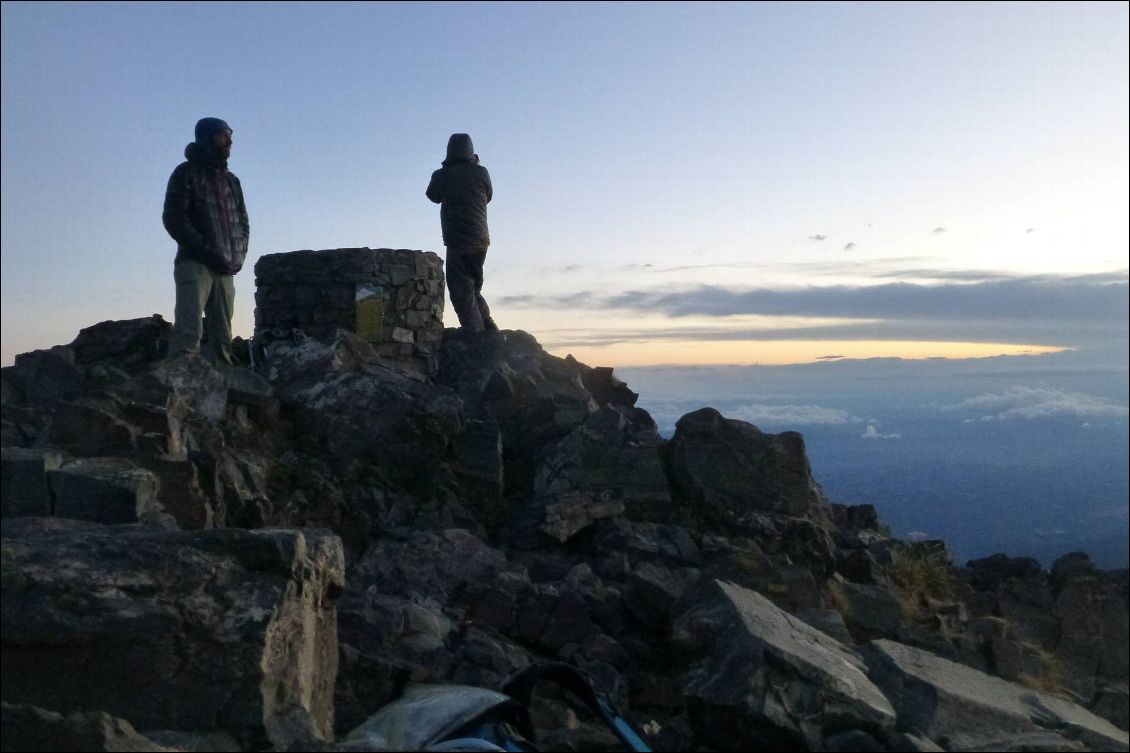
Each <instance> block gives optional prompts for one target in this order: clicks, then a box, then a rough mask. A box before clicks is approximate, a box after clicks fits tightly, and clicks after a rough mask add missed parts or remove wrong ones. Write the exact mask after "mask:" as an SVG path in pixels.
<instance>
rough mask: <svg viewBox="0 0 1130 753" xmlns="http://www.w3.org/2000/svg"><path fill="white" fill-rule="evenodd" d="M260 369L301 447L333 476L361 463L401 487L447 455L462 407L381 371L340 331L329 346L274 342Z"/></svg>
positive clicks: (372, 356) (362, 346)
mask: <svg viewBox="0 0 1130 753" xmlns="http://www.w3.org/2000/svg"><path fill="white" fill-rule="evenodd" d="M265 359H266V360H265V363H264V364H263V365H262V366H261V367H260V368H261V371H264V372H265V373H266V374H267V375H268V376H267V378H268V380H269V381H270V382H271V384H272V386H273V387H274V390H275V394H276V395H278V397H279V399H280V400H281V401H282V402H283V404H284V405H286V406H288V407H289V408H290V409H291V410H292V416H293V418H294V419H295V421H296V424H297V426H296V429H297V430H298V432H299V434H300V436H301V437H302V440H303V442H304V444H305V445H306V446H309V447H317V449H318V450H319V451H320V453H324V455H325V456H326V457H328V458H330V459H332V464H333V466H334V468H335V470H337V471H338V472H342V471H344V470H345V469H346V468H348V467H349V465H350V464H351V463H352V462H353V461H355V460H360V461H362V462H366V463H374V464H376V465H379V466H381V467H383V468H385V469H386V470H387V471H388V472H389V473H390V474H392V475H395V476H397V477H400V478H402V479H412V478H414V477H416V476H419V475H426V474H429V473H432V472H434V471H435V469H436V468H437V467H439V466H441V465H443V464H444V463H445V462H446V461H447V460H448V458H449V457H450V456H451V455H453V454H454V447H455V437H456V435H457V434H458V432H459V430H460V428H461V425H462V422H463V403H462V401H461V400H460V399H459V398H458V397H456V396H455V395H454V394H453V393H452V392H451V391H450V390H448V389H445V388H443V387H437V386H435V385H432V384H428V383H424V382H420V381H416V380H414V379H410V378H408V377H406V376H404V375H402V374H400V373H398V372H397V371H396V370H394V369H392V368H389V367H387V366H385V365H384V364H383V363H382V362H381V361H380V359H379V357H378V356H376V353H375V351H373V349H372V346H370V345H369V344H368V343H366V342H365V341H363V340H361V339H359V338H358V337H357V336H356V335H353V334H352V333H350V332H347V331H345V330H338V331H337V333H336V335H335V336H334V338H333V339H332V340H331V341H329V342H328V343H326V342H322V341H319V340H314V339H305V340H301V341H295V342H291V341H284V340H280V341H277V342H275V343H272V345H271V346H270V347H269V348H268V350H267V354H266V357H265Z"/></svg>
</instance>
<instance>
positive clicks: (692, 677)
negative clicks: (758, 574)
mask: <svg viewBox="0 0 1130 753" xmlns="http://www.w3.org/2000/svg"><path fill="white" fill-rule="evenodd" d="M698 593H699V595H700V598H699V599H698V601H697V603H695V604H694V605H693V606H691V607H690V609H688V610H687V611H686V612H685V613H684V614H682V615H681V616H680V617H679V618H678V619H677V620H676V622H675V624H674V627H673V629H672V631H673V632H672V641H673V646H674V650H675V651H676V652H683V654H684V656H685V658H686V659H687V660H689V664H690V669H689V671H688V672H687V673H686V675H685V676H684V678H683V693H684V695H685V696H686V698H687V708H688V710H689V711H690V713H691V720H692V724H693V725H694V727H695V730H696V732H697V734H698V735H699V737H700V739H701V740H702V741H704V742H705V743H706V744H707V745H709V746H711V747H714V748H717V749H718V750H749V749H750V747H751V746H752V745H753V744H754V741H756V744H757V746H758V747H764V748H771V749H772V748H784V749H798V748H799V749H806V750H816V749H819V748H821V747H822V745H823V740H824V738H825V737H826V736H828V735H831V734H836V733H837V732H839V731H841V730H846V729H858V730H862V731H864V732H867V733H868V734H882V733H883V731H885V730H887V729H889V728H890V727H892V726H893V725H894V722H895V713H894V709H893V708H892V707H891V704H890V703H889V702H888V701H887V699H886V698H885V697H884V696H883V694H882V693H881V692H880V691H879V689H878V688H876V687H875V685H874V684H872V683H871V681H870V680H868V679H867V677H866V675H865V674H864V670H865V666H864V664H863V662H862V661H861V660H860V658H859V656H858V655H857V654H855V653H854V652H852V651H851V650H849V649H847V648H845V647H844V646H843V645H842V644H840V643H838V642H837V641H835V640H833V639H831V638H829V637H828V636H826V635H824V634H823V633H821V632H819V631H817V630H816V629H814V628H812V627H810V626H808V625H806V624H805V623H803V622H801V621H800V620H798V619H796V618H795V617H792V616H790V615H789V614H787V613H785V612H783V611H781V610H780V609H778V608H777V607H776V606H774V605H773V603H772V602H770V601H769V600H768V599H766V598H765V597H763V596H761V595H760V594H757V593H754V592H752V591H748V590H746V589H743V588H740V587H738V586H734V585H733V584H730V583H725V582H722V581H717V580H716V581H712V582H709V583H707V584H705V585H704V586H703V587H702V588H700V589H699V591H698Z"/></svg>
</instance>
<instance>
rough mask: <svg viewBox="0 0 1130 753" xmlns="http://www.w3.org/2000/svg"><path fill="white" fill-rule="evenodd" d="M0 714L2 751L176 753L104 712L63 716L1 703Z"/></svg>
mask: <svg viewBox="0 0 1130 753" xmlns="http://www.w3.org/2000/svg"><path fill="white" fill-rule="evenodd" d="M91 700H92V701H93V700H95V699H91ZM0 714H2V716H0V748H2V749H3V750H20V751H44V753H47V752H48V751H49V752H50V753H57V752H58V751H70V750H82V751H166V750H177V748H167V747H163V746H161V745H159V744H158V743H157V742H155V741H153V740H151V739H149V738H147V737H144V736H143V735H140V734H138V732H137V730H135V729H134V728H133V725H132V724H130V723H129V722H127V721H126V720H124V719H119V718H117V717H113V716H110V715H109V714H107V713H106V712H104V711H74V712H72V713H70V714H67V715H66V716H63V715H62V714H58V713H56V712H54V711H48V710H47V709H42V708H39V707H38V706H32V705H28V704H22V703H7V702H0Z"/></svg>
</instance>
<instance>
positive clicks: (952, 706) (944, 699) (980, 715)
mask: <svg viewBox="0 0 1130 753" xmlns="http://www.w3.org/2000/svg"><path fill="white" fill-rule="evenodd" d="M863 656H864V659H865V660H866V661H867V667H868V677H870V678H871V679H872V680H873V681H874V682H875V684H876V685H878V686H879V688H881V689H882V690H883V692H884V693H886V695H887V697H888V698H890V699H891V701H892V703H893V704H894V706H895V709H896V710H897V711H898V728H899V729H900V730H903V731H907V732H913V733H914V734H919V735H926V736H927V737H929V738H930V739H932V740H935V741H936V742H937V743H938V744H939V745H941V746H942V747H943V748H945V749H946V750H1030V749H1031V748H1026V747H1000V746H1001V745H1002V744H1009V745H1017V744H1018V743H1019V739H1020V738H1022V737H1023V736H1036V737H1038V738H1040V739H1041V740H1044V742H1045V743H1047V741H1049V740H1051V741H1053V742H1054V738H1055V737H1058V738H1059V742H1058V744H1061V745H1064V746H1070V745H1071V744H1073V743H1074V742H1075V741H1078V742H1080V743H1082V744H1083V745H1085V746H1086V747H1088V748H1091V749H1096V750H1127V749H1128V745H1130V739H1128V737H1127V733H1126V732H1124V731H1123V730H1120V729H1118V728H1117V727H1115V726H1114V725H1113V724H1111V723H1110V722H1108V721H1107V720H1105V719H1102V718H1100V717H1098V716H1096V715H1095V714H1092V713H1091V712H1089V711H1087V710H1086V709H1084V708H1082V707H1081V706H1077V705H1076V704H1074V703H1071V702H1069V701H1065V700H1063V699H1061V698H1058V697H1055V696H1052V695H1049V694H1047V693H1041V692H1038V691H1034V690H1030V689H1028V688H1025V687H1022V686H1020V685H1014V684H1012V683H1009V682H1006V681H1004V680H1001V679H999V678H996V677H992V676H990V675H986V674H984V673H982V672H978V671H977V670H975V669H972V668H970V667H967V666H964V665H962V664H957V663H955V662H952V661H949V660H948V659H943V658H941V657H938V656H934V655H933V654H930V653H928V652H926V651H922V650H920V649H916V648H911V647H910V646H905V645H902V644H900V643H895V642H894V641H888V640H878V641H873V642H872V643H869V644H867V646H865V647H864V648H863ZM1013 738H1016V739H1015V740H1013V741H1012V742H1011V743H1010V742H1009V741H1010V739H1013ZM1043 749H1045V750H1047V749H1050V748H1043ZM1060 749H1063V748H1060Z"/></svg>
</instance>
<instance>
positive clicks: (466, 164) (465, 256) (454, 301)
mask: <svg viewBox="0 0 1130 753" xmlns="http://www.w3.org/2000/svg"><path fill="white" fill-rule="evenodd" d="M442 165H443V167H441V168H440V169H439V170H436V171H435V172H434V173H432V179H431V182H430V183H428V190H427V192H426V193H427V196H428V198H429V199H431V200H432V201H433V202H434V203H436V204H439V205H440V212H439V217H440V226H441V228H442V230H443V245H445V246H447V263H446V268H447V269H446V271H447V290H448V293H449V294H450V295H451V305H452V306H453V307H454V308H455V313H456V315H457V316H458V317H459V324H460V326H462V327H463V328H464V329H466V330H469V331H471V332H482V331H483V330H488V331H494V332H497V331H498V326H497V325H496V324H495V323H494V320H493V319H492V318H491V316H490V307H489V306H487V302H486V301H485V300H484V299H483V296H482V289H483V263H484V262H485V261H486V258H487V247H488V246H490V232H489V231H488V230H487V204H488V203H489V202H490V200H491V197H492V196H493V195H494V189H493V188H492V187H491V183H490V173H488V172H487V169H486V168H485V167H483V166H482V165H480V164H479V155H477V154H475V147H474V146H473V145H472V144H471V137H470V136H468V135H467V134H465V133H453V134H451V138H449V139H448V140H447V159H445V160H444V161H443V162H442Z"/></svg>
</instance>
